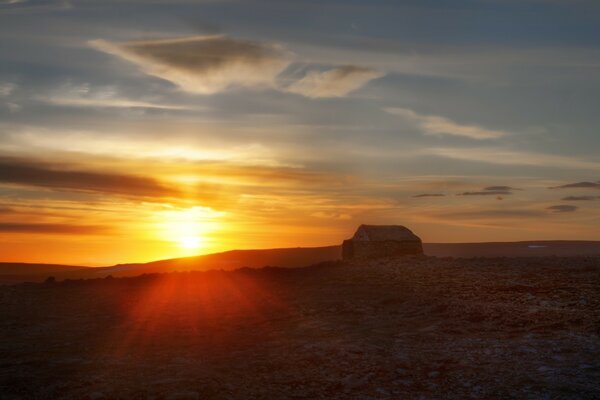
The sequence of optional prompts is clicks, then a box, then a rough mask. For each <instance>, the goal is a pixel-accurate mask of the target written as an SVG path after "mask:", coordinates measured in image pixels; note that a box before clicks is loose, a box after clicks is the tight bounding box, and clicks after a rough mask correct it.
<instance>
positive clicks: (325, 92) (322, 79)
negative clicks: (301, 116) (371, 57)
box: [286, 65, 383, 98]
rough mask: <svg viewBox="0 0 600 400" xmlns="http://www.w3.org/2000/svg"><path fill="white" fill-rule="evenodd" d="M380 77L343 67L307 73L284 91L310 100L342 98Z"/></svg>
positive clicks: (358, 68) (352, 66)
mask: <svg viewBox="0 0 600 400" xmlns="http://www.w3.org/2000/svg"><path fill="white" fill-rule="evenodd" d="M381 76H383V73H381V72H379V71H376V70H374V69H371V68H365V67H359V66H355V65H344V66H340V67H337V68H333V69H330V70H327V71H309V72H308V73H307V74H306V75H305V76H304V77H303V78H302V79H300V80H298V81H296V82H294V83H292V84H291V85H290V86H288V87H287V89H286V90H287V91H289V92H292V93H297V94H301V95H303V96H306V97H312V98H318V97H344V96H346V95H347V94H349V93H350V92H352V91H355V90H357V89H359V88H361V87H362V86H364V85H365V84H366V83H367V82H369V81H370V80H373V79H376V78H379V77H381Z"/></svg>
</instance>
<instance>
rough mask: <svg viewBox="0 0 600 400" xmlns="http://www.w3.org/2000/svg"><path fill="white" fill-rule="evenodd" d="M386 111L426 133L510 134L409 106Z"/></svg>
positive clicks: (493, 136) (494, 136)
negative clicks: (420, 110)
mask: <svg viewBox="0 0 600 400" xmlns="http://www.w3.org/2000/svg"><path fill="white" fill-rule="evenodd" d="M385 111H386V112H388V113H390V114H392V115H397V116H399V117H401V118H403V119H405V120H406V121H409V122H411V123H413V124H414V125H416V126H417V127H418V128H419V129H420V130H421V131H422V132H423V133H424V134H425V135H432V136H443V135H449V136H460V137H466V138H470V139H476V140H486V139H498V138H501V137H504V136H508V135H509V133H508V132H506V131H500V130H493V129H488V128H484V127H482V126H479V125H467V124H461V123H458V122H455V121H452V120H451V119H448V118H445V117H442V116H439V115H423V114H418V113H416V112H415V111H413V110H411V109H408V108H399V107H388V108H385Z"/></svg>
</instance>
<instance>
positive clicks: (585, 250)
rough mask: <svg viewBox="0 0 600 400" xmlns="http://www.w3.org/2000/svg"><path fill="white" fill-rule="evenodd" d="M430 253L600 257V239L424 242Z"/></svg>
mask: <svg viewBox="0 0 600 400" xmlns="http://www.w3.org/2000/svg"><path fill="white" fill-rule="evenodd" d="M423 250H424V251H425V254H427V255H428V256H437V257H544V256H561V257H572V256H600V242H597V241H596V242H595V241H576V240H540V241H526V242H490V243H424V244H423Z"/></svg>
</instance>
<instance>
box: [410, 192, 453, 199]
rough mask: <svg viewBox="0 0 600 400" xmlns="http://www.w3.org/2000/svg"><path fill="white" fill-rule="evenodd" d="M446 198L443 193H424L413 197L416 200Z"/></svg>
mask: <svg viewBox="0 0 600 400" xmlns="http://www.w3.org/2000/svg"><path fill="white" fill-rule="evenodd" d="M444 196H446V195H445V194H443V193H422V194H417V195H415V196H413V197H414V198H423V197H444Z"/></svg>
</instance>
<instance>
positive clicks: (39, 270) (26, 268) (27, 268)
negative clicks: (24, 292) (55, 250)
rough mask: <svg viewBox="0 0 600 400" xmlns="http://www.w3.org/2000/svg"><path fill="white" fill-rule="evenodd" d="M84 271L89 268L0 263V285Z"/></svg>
mask: <svg viewBox="0 0 600 400" xmlns="http://www.w3.org/2000/svg"><path fill="white" fill-rule="evenodd" d="M84 270H89V268H87V267H81V266H75V265H60V264H30V263H6V262H0V283H14V282H23V281H27V280H32V281H39V280H43V279H46V278H47V277H48V276H53V275H62V274H68V273H72V272H75V271H84Z"/></svg>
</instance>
